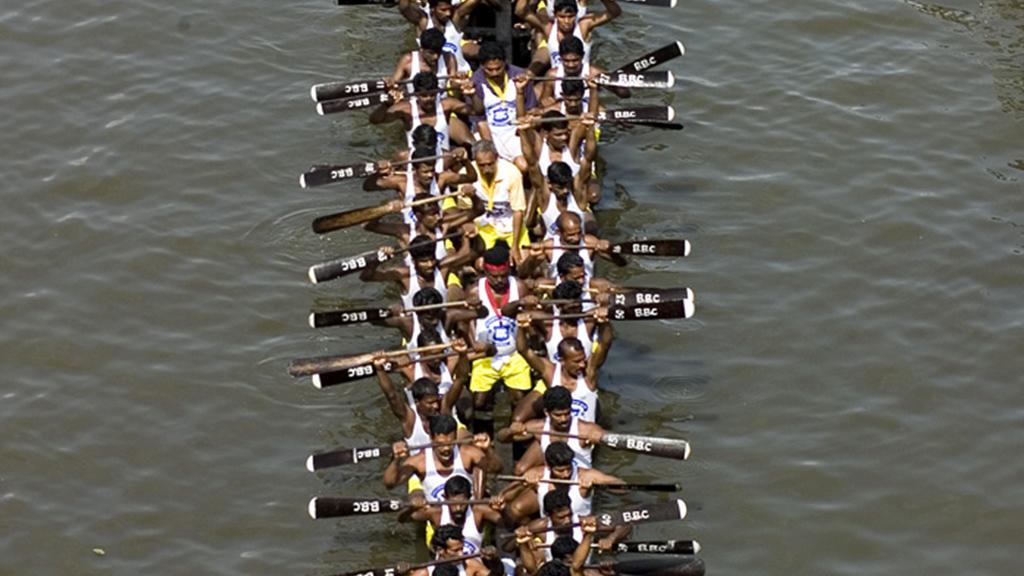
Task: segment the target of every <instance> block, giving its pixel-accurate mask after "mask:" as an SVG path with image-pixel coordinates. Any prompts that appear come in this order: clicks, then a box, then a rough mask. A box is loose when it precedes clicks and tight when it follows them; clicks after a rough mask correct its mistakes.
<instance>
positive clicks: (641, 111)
mask: <svg viewBox="0 0 1024 576" xmlns="http://www.w3.org/2000/svg"><path fill="white" fill-rule="evenodd" d="M675 117H676V111H675V110H674V109H673V108H672V107H671V106H633V107H628V108H613V109H611V110H602V111H601V112H599V113H598V114H597V120H598V122H606V121H611V122H629V123H634V122H645V121H646V122H671V121H672V119H674V118H675Z"/></svg>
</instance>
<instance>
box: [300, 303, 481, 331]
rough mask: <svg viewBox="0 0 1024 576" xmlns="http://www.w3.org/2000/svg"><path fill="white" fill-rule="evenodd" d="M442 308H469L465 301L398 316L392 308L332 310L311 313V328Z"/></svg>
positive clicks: (409, 310) (417, 308) (414, 309)
mask: <svg viewBox="0 0 1024 576" xmlns="http://www.w3.org/2000/svg"><path fill="white" fill-rule="evenodd" d="M442 308H469V303H468V302H466V301H465V300H459V301H457V302H441V303H439V304H427V305H425V306H412V307H410V308H403V309H401V310H399V311H398V312H397V314H396V313H395V312H394V311H393V310H391V309H390V308H354V309H351V310H331V311H329V312H310V313H309V327H310V328H324V327H326V326H342V325H345V324H362V323H364V322H375V321H378V320H384V319H386V318H391V317H392V316H395V315H398V316H408V315H409V314H415V313H417V312H426V311H428V310H440V309H442Z"/></svg>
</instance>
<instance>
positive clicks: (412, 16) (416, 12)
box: [398, 0, 427, 29]
mask: <svg viewBox="0 0 1024 576" xmlns="http://www.w3.org/2000/svg"><path fill="white" fill-rule="evenodd" d="M398 11H399V12H400V13H401V14H402V17H404V18H405V19H406V20H408V21H409V23H410V24H412V25H413V26H415V27H416V28H417V29H421V28H423V24H424V22H423V21H424V20H426V19H427V15H426V14H424V13H423V9H422V8H420V6H419V3H418V2H416V0H398Z"/></svg>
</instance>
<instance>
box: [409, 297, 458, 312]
mask: <svg viewBox="0 0 1024 576" xmlns="http://www.w3.org/2000/svg"><path fill="white" fill-rule="evenodd" d="M460 306H461V307H468V306H469V302H466V301H465V300H456V301H455V302H440V303H438V304H424V305H423V306H412V307H410V308H403V309H402V313H403V314H407V313H409V312H414V313H415V312H426V311H428V310H440V309H442V308H458V307H460Z"/></svg>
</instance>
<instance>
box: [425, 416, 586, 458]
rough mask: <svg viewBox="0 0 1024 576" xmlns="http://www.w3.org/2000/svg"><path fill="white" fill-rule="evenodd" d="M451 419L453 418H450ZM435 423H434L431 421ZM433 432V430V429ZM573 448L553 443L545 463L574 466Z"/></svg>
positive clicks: (545, 456) (546, 453) (560, 443)
mask: <svg viewBox="0 0 1024 576" xmlns="http://www.w3.org/2000/svg"><path fill="white" fill-rule="evenodd" d="M449 418H451V416H449ZM431 422H433V421H431ZM431 430H433V428H431ZM572 458H573V452H572V448H569V445H568V444H566V443H565V442H552V443H551V444H548V448H547V450H545V451H544V462H545V463H546V464H547V465H548V466H549V467H552V466H569V465H570V464H572Z"/></svg>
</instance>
